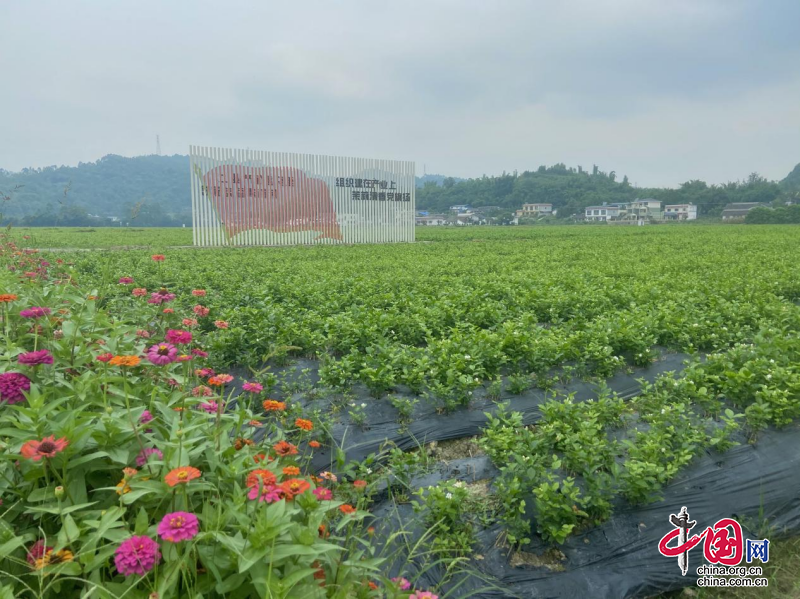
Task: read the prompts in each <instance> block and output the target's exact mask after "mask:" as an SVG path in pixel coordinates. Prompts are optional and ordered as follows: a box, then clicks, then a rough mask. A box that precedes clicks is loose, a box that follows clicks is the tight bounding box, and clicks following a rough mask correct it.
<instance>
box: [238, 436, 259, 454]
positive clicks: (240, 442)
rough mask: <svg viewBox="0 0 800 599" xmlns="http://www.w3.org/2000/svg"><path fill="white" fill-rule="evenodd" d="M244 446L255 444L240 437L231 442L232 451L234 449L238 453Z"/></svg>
mask: <svg viewBox="0 0 800 599" xmlns="http://www.w3.org/2000/svg"><path fill="white" fill-rule="evenodd" d="M246 445H255V443H254V442H253V440H252V439H243V438H241V437H239V438H238V439H236V441H234V442H233V447H234V449H236V451H239V450H240V449H241V448H242V447H245V446H246Z"/></svg>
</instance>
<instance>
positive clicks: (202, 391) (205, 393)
mask: <svg viewBox="0 0 800 599" xmlns="http://www.w3.org/2000/svg"><path fill="white" fill-rule="evenodd" d="M212 394H213V392H212V391H211V389H210V388H209V387H206V386H205V385H198V386H197V387H195V388H194V389H192V395H193V396H194V397H211V395H212Z"/></svg>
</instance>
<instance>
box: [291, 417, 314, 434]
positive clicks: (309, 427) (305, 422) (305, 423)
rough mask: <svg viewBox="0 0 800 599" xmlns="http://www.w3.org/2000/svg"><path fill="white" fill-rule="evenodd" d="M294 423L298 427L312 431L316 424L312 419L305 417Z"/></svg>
mask: <svg viewBox="0 0 800 599" xmlns="http://www.w3.org/2000/svg"><path fill="white" fill-rule="evenodd" d="M294 425H295V426H296V427H297V428H301V429H303V430H304V431H310V430H312V429H313V428H314V424H313V423H312V422H311V421H310V420H304V419H303V418H298V419H297V420H295V421H294Z"/></svg>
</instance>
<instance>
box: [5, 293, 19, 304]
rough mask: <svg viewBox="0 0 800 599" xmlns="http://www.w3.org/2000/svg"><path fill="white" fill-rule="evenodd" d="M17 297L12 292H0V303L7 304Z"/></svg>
mask: <svg viewBox="0 0 800 599" xmlns="http://www.w3.org/2000/svg"><path fill="white" fill-rule="evenodd" d="M18 299H19V298H18V297H17V296H16V295H14V294H13V293H2V294H0V304H8V303H11V302H13V301H15V300H18Z"/></svg>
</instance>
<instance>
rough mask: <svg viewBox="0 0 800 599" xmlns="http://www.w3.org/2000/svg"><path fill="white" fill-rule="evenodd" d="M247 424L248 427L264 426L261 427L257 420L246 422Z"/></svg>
mask: <svg viewBox="0 0 800 599" xmlns="http://www.w3.org/2000/svg"><path fill="white" fill-rule="evenodd" d="M247 424H249V425H250V426H264V425H263V424H262V423H260V422H259V421H258V420H251V421H250V422H248V423H247Z"/></svg>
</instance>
